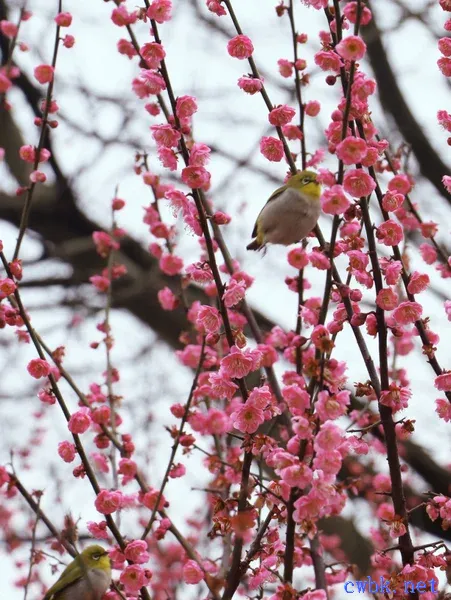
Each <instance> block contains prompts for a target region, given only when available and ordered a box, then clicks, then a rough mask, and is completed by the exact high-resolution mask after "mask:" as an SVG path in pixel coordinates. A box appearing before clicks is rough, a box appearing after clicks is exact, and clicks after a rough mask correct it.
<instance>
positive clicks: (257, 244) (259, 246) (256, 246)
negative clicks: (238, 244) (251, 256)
mask: <svg viewBox="0 0 451 600" xmlns="http://www.w3.org/2000/svg"><path fill="white" fill-rule="evenodd" d="M263 246H264V244H261V243H260V242H259V241H258V238H255V240H252V242H251V243H250V244H248V245H247V246H246V249H247V250H261V249H262V248H263Z"/></svg>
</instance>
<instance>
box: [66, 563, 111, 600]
mask: <svg viewBox="0 0 451 600" xmlns="http://www.w3.org/2000/svg"><path fill="white" fill-rule="evenodd" d="M110 583H111V572H109V571H102V570H101V569H89V571H88V573H87V576H86V577H83V578H82V579H80V580H79V581H77V582H75V583H74V584H73V585H70V586H68V587H67V588H66V589H64V590H62V591H61V592H59V594H56V595H55V600H100V599H101V597H102V596H103V594H104V593H105V592H106V591H107V589H108V587H109V585H110Z"/></svg>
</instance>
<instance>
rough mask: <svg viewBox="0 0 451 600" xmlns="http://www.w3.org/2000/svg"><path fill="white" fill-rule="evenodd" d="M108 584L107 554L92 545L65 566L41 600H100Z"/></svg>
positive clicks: (108, 563)
mask: <svg viewBox="0 0 451 600" xmlns="http://www.w3.org/2000/svg"><path fill="white" fill-rule="evenodd" d="M110 583H111V563H110V557H109V556H108V552H107V551H106V550H105V548H102V546H98V545H97V544H93V545H92V546H88V547H87V548H85V549H84V550H83V552H81V553H80V554H79V555H78V556H76V557H75V558H74V560H73V561H72V562H71V563H70V564H69V565H67V567H66V568H65V569H64V571H63V572H62V573H61V576H60V578H59V579H58V581H57V582H56V583H55V584H54V585H52V587H51V588H50V589H49V590H48V592H47V593H46V595H45V596H44V598H43V599H42V600H100V599H101V597H102V596H103V594H104V593H105V592H106V591H107V589H108V588H109V586H110Z"/></svg>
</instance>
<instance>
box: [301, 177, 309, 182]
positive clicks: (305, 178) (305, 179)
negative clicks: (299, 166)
mask: <svg viewBox="0 0 451 600" xmlns="http://www.w3.org/2000/svg"><path fill="white" fill-rule="evenodd" d="M302 183H303V184H307V183H310V178H309V177H303V179H302Z"/></svg>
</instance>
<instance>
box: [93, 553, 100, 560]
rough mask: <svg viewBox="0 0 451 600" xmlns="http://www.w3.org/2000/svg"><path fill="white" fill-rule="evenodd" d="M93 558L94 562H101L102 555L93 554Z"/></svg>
mask: <svg viewBox="0 0 451 600" xmlns="http://www.w3.org/2000/svg"><path fill="white" fill-rule="evenodd" d="M92 558H93V559H94V560H99V558H100V554H93V555H92Z"/></svg>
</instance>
